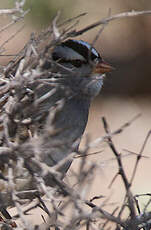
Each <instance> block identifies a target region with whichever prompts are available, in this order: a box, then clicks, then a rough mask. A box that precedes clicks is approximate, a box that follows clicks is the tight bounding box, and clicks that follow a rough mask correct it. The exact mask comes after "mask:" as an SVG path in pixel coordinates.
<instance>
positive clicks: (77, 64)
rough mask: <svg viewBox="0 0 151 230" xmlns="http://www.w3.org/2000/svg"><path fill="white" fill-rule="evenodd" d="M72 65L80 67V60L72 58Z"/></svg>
mask: <svg viewBox="0 0 151 230" xmlns="http://www.w3.org/2000/svg"><path fill="white" fill-rule="evenodd" d="M71 63H72V65H74V66H75V67H81V66H82V61H81V60H79V59H77V60H72V61H71Z"/></svg>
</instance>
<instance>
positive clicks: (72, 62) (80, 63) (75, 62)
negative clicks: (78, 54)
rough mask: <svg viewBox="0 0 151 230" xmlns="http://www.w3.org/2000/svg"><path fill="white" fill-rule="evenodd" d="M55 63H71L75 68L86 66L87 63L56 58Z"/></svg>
mask: <svg viewBox="0 0 151 230" xmlns="http://www.w3.org/2000/svg"><path fill="white" fill-rule="evenodd" d="M54 60H55V61H57V62H58V63H60V64H63V63H71V64H72V65H73V66H75V67H80V66H82V65H83V64H86V63H87V62H86V61H82V60H79V59H75V60H67V59H64V58H56V59H54Z"/></svg>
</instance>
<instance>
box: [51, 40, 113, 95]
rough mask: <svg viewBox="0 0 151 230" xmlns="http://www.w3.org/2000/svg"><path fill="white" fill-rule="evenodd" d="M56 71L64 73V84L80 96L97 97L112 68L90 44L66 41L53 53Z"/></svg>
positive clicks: (80, 41) (79, 41)
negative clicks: (105, 77)
mask: <svg viewBox="0 0 151 230" xmlns="http://www.w3.org/2000/svg"><path fill="white" fill-rule="evenodd" d="M52 59H53V61H55V63H56V67H57V68H56V69H57V71H59V72H60V73H62V76H64V77H63V79H65V80H64V81H62V82H64V84H66V85H69V86H70V87H71V89H72V90H73V91H74V92H76V93H77V94H78V95H81V96H87V97H90V98H93V97H95V96H96V95H97V94H98V93H99V92H100V90H101V87H102V85H103V78H104V76H105V73H107V72H110V71H111V70H112V67H111V66H110V65H109V64H107V63H106V62H105V61H104V60H103V59H102V57H101V56H100V54H99V53H98V52H97V51H96V49H95V48H93V47H92V46H91V45H90V44H89V43H87V42H84V41H82V40H71V39H69V40H66V41H65V42H62V43H61V44H59V45H57V46H56V47H55V48H54V50H53V52H52Z"/></svg>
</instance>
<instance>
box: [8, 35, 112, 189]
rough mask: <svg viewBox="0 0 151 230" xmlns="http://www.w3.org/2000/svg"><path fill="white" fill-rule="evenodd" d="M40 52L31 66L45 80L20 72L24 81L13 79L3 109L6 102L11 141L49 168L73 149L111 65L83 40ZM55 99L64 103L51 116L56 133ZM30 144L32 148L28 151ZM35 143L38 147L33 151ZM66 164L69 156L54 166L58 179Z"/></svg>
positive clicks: (68, 161)
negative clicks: (40, 59)
mask: <svg viewBox="0 0 151 230" xmlns="http://www.w3.org/2000/svg"><path fill="white" fill-rule="evenodd" d="M44 54H45V53H44ZM45 56H46V57H45V58H43V59H44V60H43V61H42V64H41V65H40V64H37V66H36V67H34V68H35V70H37V69H38V73H39V70H40V72H41V73H43V78H44V79H47V81H44V80H43V78H40V79H39V78H38V79H37V78H35V79H34V80H33V79H32V78H31V76H30V77H27V78H26V77H25V80H27V82H26V81H24V78H23V77H21V82H20V83H19V80H18V78H17V80H16V79H15V78H14V82H15V83H16V82H17V83H16V88H15V87H14V88H13V93H12V92H11V97H13V99H12V98H11V103H8V108H7V106H5V110H7V114H10V115H9V116H8V118H7V122H6V123H7V125H5V126H7V129H8V131H7V136H9V137H10V141H12V142H17V143H18V144H19V146H20V148H21V150H20V151H19V152H23V153H25V152H27V156H28V154H29V152H30V151H31V149H32V151H33V152H34V154H33V155H35V156H36V157H37V159H38V160H39V161H41V162H43V163H45V164H46V165H47V166H49V167H53V166H54V165H57V164H58V163H59V162H60V161H62V160H64V159H65V158H66V157H67V156H68V155H69V154H70V153H71V152H73V151H75V152H76V151H78V148H79V144H80V140H81V138H82V135H83V133H84V130H85V128H86V125H87V121H88V114H89V107H90V104H91V101H92V100H93V98H95V97H96V96H97V95H98V94H99V93H100V91H101V89H102V86H103V80H104V77H105V74H106V73H108V72H110V71H112V70H113V67H112V66H111V65H109V64H108V63H106V62H105V61H104V59H103V58H102V57H101V55H100V54H99V52H98V51H97V50H96V49H95V48H94V47H93V46H92V45H91V44H89V43H88V42H86V41H83V40H74V39H67V40H65V41H63V42H60V43H58V44H57V45H56V46H55V47H54V48H53V49H51V50H50V51H49V53H48V54H47V55H45ZM39 66H40V67H39ZM38 76H39V75H38ZM40 76H41V75H40ZM39 80H41V81H39ZM22 81H24V82H22ZM41 82H42V83H41ZM15 83H14V84H13V85H15ZM53 90H54V92H53V93H51V92H52V91H53ZM27 96H28V97H27ZM24 98H25V99H24ZM27 98H28V100H27ZM58 101H62V102H63V103H62V106H61V109H59V110H57V112H56V114H55V116H54V119H53V131H54V130H55V132H53V134H52V133H51V134H50V129H51V128H52V120H51V119H50V117H52V114H54V111H55V110H56V108H58V107H57V105H58ZM12 102H13V103H12ZM28 120H29V121H30V122H29V123H28V122H27V121H28ZM16 140H17V141H16ZM30 144H31V146H32V148H31V149H30V151H29V150H28V148H29V145H30ZM33 148H34V150H33ZM37 148H38V149H39V151H38V153H37V152H36V153H35V149H37ZM27 158H31V156H30V157H27ZM71 163H72V160H67V161H66V162H65V163H64V164H62V165H61V166H60V167H59V168H58V171H59V172H60V173H61V175H62V178H63V177H64V176H65V174H66V172H67V171H68V169H69V167H70V165H71ZM46 181H47V183H48V185H51V184H53V185H54V183H52V178H49V177H48V178H47V179H46Z"/></svg>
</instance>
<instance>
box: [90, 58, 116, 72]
mask: <svg viewBox="0 0 151 230" xmlns="http://www.w3.org/2000/svg"><path fill="white" fill-rule="evenodd" d="M112 70H114V68H113V67H112V66H111V65H109V64H108V63H106V62H105V61H101V62H99V63H98V64H97V65H96V66H95V67H94V70H93V73H101V74H103V73H108V72H111V71H112Z"/></svg>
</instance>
